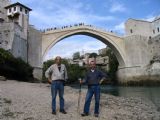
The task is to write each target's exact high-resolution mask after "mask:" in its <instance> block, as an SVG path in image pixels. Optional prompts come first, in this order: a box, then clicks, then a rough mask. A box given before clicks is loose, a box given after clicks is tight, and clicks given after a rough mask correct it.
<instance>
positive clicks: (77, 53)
mask: <svg viewBox="0 0 160 120" xmlns="http://www.w3.org/2000/svg"><path fill="white" fill-rule="evenodd" d="M79 58H80V52H75V53H74V54H73V60H75V59H79Z"/></svg>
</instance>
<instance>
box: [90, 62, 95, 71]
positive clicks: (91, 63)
mask: <svg viewBox="0 0 160 120" xmlns="http://www.w3.org/2000/svg"><path fill="white" fill-rule="evenodd" d="M89 66H90V68H91V69H95V68H96V62H95V61H91V62H90V63H89Z"/></svg>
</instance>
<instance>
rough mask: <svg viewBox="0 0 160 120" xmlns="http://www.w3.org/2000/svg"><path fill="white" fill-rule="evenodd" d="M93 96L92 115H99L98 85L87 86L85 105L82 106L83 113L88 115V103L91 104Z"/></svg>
mask: <svg viewBox="0 0 160 120" xmlns="http://www.w3.org/2000/svg"><path fill="white" fill-rule="evenodd" d="M93 94H94V97H95V109H94V113H95V114H99V101H100V86H99V85H91V86H88V91H87V95H86V99H85V105H84V113H89V108H90V103H91V100H92V96H93Z"/></svg>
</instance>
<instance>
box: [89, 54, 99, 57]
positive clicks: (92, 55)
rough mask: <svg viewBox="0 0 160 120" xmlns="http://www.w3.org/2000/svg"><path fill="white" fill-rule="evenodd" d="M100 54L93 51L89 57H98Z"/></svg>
mask: <svg viewBox="0 0 160 120" xmlns="http://www.w3.org/2000/svg"><path fill="white" fill-rule="evenodd" d="M97 56H98V55H97V53H91V54H90V55H89V58H93V57H94V58H96V57H97Z"/></svg>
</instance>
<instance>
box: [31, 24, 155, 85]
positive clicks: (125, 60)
mask: <svg viewBox="0 0 160 120" xmlns="http://www.w3.org/2000/svg"><path fill="white" fill-rule="evenodd" d="M34 33H36V32H35V30H34V29H30V33H29V38H30V39H31V40H30V41H36V39H38V37H37V38H35V37H34V36H35V34H34ZM36 34H40V35H39V38H41V41H39V39H38V41H39V42H38V43H37V44H38V45H39V44H40V47H39V48H38V47H37V45H36V44H35V45H34V46H33V44H30V45H31V48H33V49H32V51H35V52H36V51H37V49H38V51H40V53H37V55H34V56H33V55H32V57H31V58H32V59H30V62H32V61H34V60H37V61H39V64H37V63H38V62H37V63H36V62H35V63H34V64H35V65H33V64H32V66H35V68H36V66H39V67H41V68H42V63H43V59H44V56H45V55H46V54H47V52H48V51H49V50H50V48H51V47H52V46H54V45H55V44H56V43H57V42H59V41H60V40H62V39H64V38H67V37H70V36H73V35H87V36H90V37H93V38H96V39H98V40H100V41H102V42H103V43H104V44H106V45H107V46H109V47H110V48H111V49H112V50H113V52H114V54H115V55H116V57H117V60H118V62H119V67H118V71H117V76H118V80H119V81H120V82H122V83H127V82H128V81H140V80H146V78H147V79H148V78H149V79H151V80H152V77H151V76H154V75H155V72H153V71H154V70H152V73H150V72H149V71H150V70H149V69H152V66H150V68H148V66H149V63H150V60H151V59H152V58H151V56H152V55H151V54H150V52H148V51H149V50H150V47H149V45H148V38H147V37H145V36H141V35H130V36H123V37H122V36H118V35H116V34H114V33H112V32H108V31H105V30H103V29H99V28H96V27H93V26H91V25H76V26H71V27H65V28H62V29H59V28H54V29H47V30H46V31H43V32H40V33H36ZM69 47H70V46H69ZM35 52H34V53H35ZM37 56H38V57H37ZM29 57H30V56H29ZM35 74H36V72H35ZM148 76H150V77H148ZM153 78H154V80H155V77H153Z"/></svg>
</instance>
